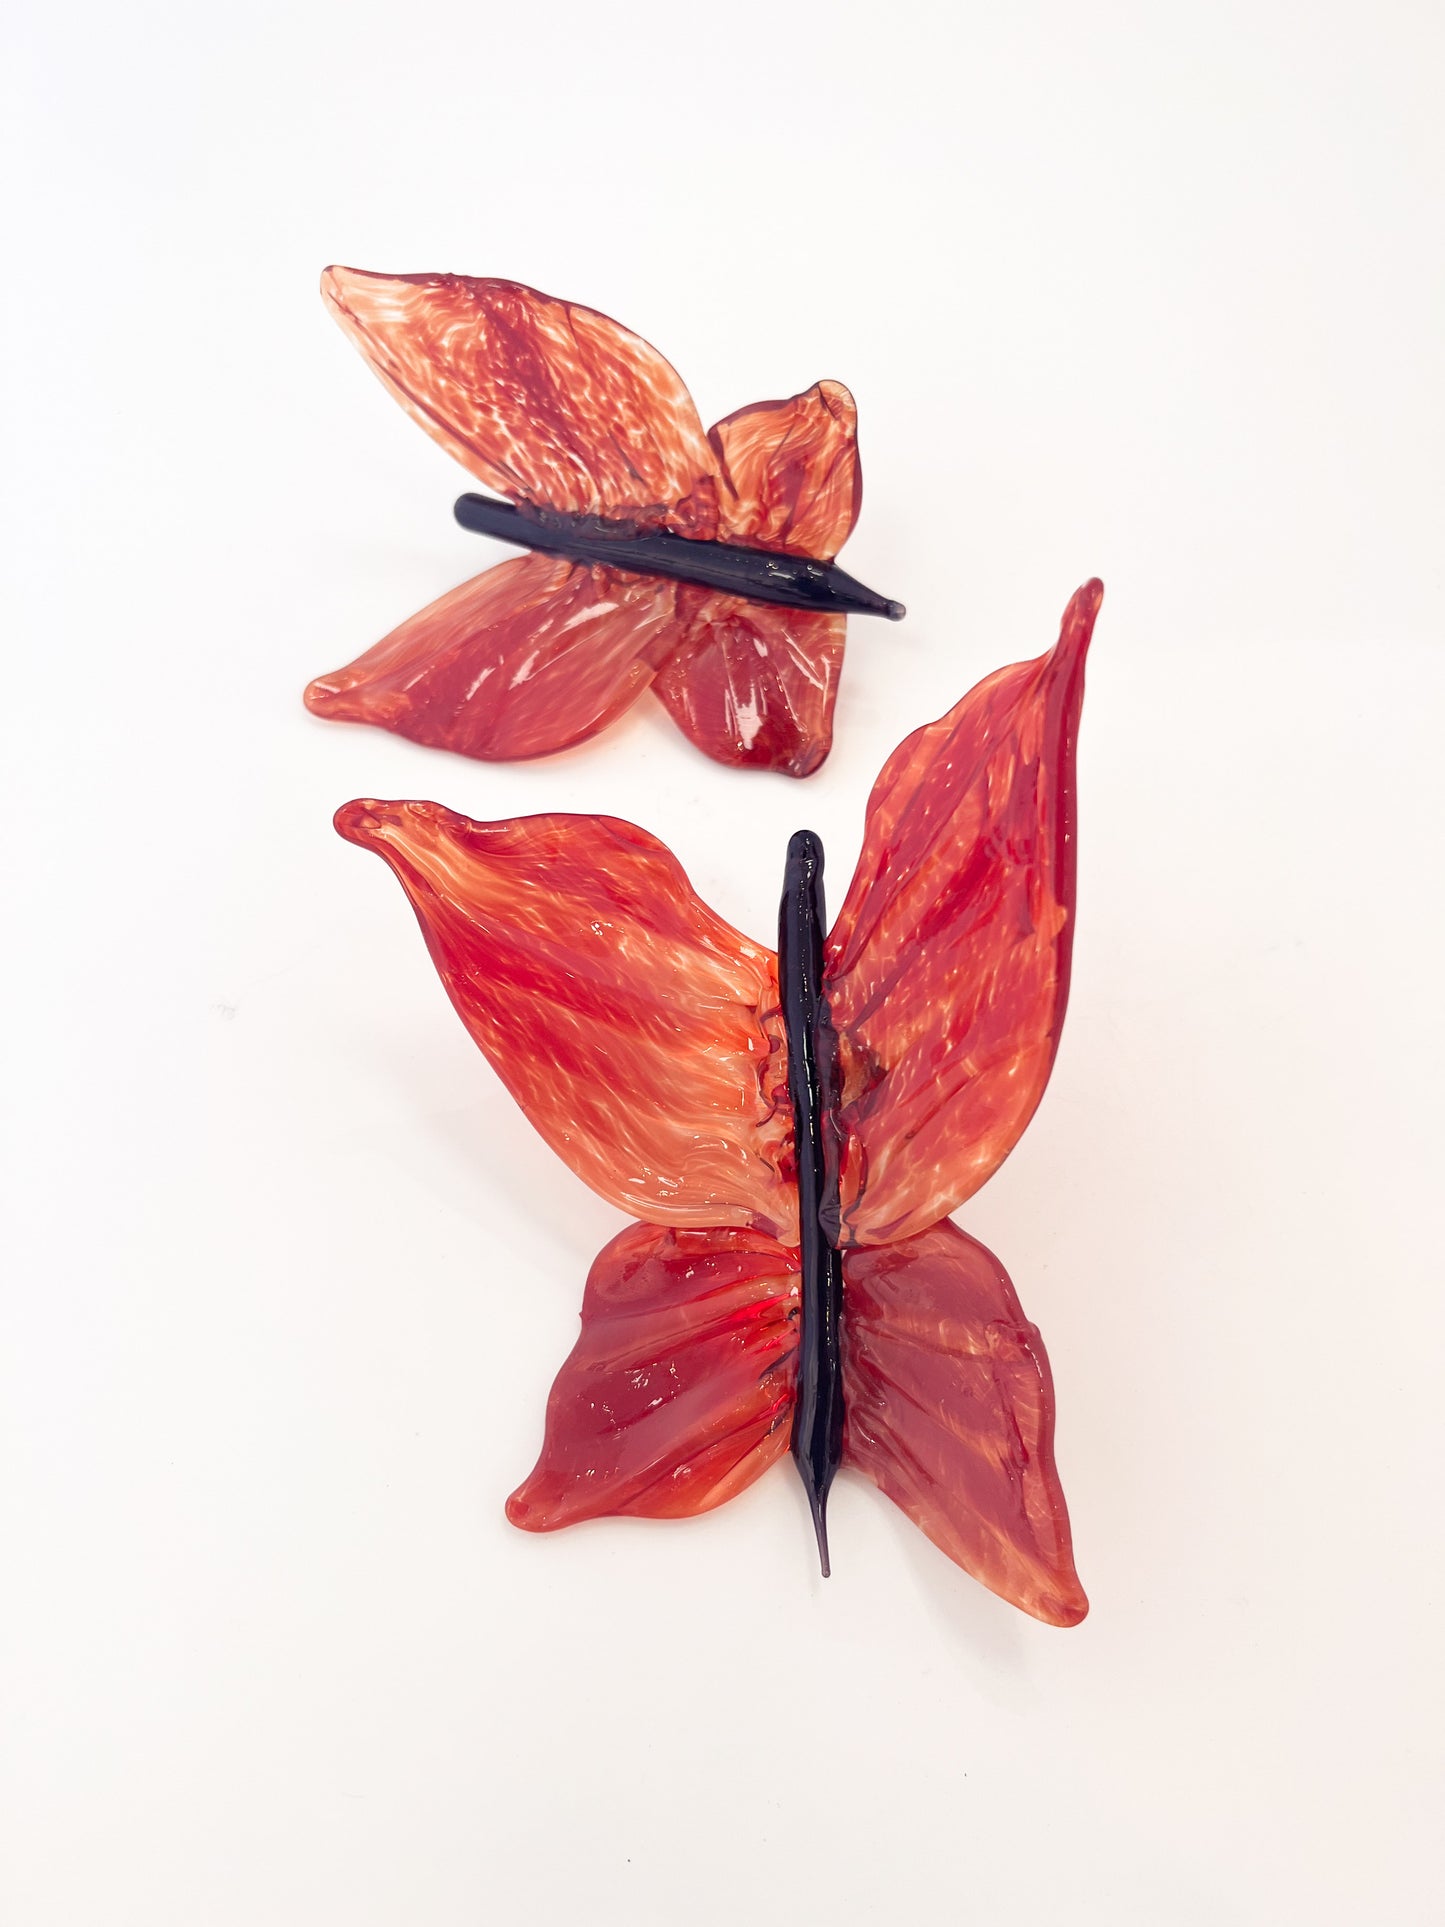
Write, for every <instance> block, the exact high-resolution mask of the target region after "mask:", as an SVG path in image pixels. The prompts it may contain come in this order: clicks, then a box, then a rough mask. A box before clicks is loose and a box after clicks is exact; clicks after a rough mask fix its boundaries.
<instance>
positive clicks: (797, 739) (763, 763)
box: [653, 587, 845, 776]
mask: <svg viewBox="0 0 1445 1927" xmlns="http://www.w3.org/2000/svg"><path fill="white" fill-rule="evenodd" d="M678 610H679V614H680V615H684V616H685V619H686V621H687V633H686V636H685V638H684V640H683V641H682V642H680V643H679V644H678V645H677V647H676V648H675V649H674V650H673V651H672V653H671V654H670V655H669V656H668V657H667V658H666V660H665V661H664V662H663V664H662V666H661V667H660V668H659V670H658V671H657V676H656V679H655V681H654V683H653V690H654V692H655V693H656V694H657V696H659V697H660V698H661V700H662V702H663V703H664V705H665V706H666V708H667V711H668V714H669V715H670V716H671V717H672V719H673V721H674V722H675V723H676V724H677V726H678V728H679V729H680V730H681V731H682V732H683V734H684V735H685V736H686V737H687V738H688V739H689V741H690V742H693V743H695V744H696V745H697V747H698V748H699V749H700V750H702V751H703V752H704V753H705V754H706V755H708V756H711V757H712V758H713V759H714V761H716V762H719V763H728V764H731V765H732V767H733V768H735V769H772V770H779V771H781V772H782V773H783V774H784V775H785V776H807V775H808V774H810V772H811V771H813V770H815V769H816V768H817V767H818V765H819V763H821V762H822V760H823V758H824V757H825V756H826V755H827V754H828V751H829V749H830V747H831V746H832V741H833V704H834V701H835V700H836V698H837V694H838V678H839V676H840V674H841V673H842V668H843V635H844V629H845V620H844V618H843V617H842V616H835V615H819V614H816V613H815V612H813V611H812V610H807V609H784V608H779V607H777V606H774V605H771V604H769V603H766V602H744V601H743V600H742V599H741V597H739V596H730V595H708V594H706V593H705V592H704V591H701V590H697V589H691V588H686V587H685V588H684V589H683V591H682V593H681V595H680V596H679V598H678Z"/></svg>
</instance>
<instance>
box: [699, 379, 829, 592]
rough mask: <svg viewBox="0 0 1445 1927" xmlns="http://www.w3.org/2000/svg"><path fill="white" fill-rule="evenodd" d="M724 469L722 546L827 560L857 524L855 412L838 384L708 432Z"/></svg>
mask: <svg viewBox="0 0 1445 1927" xmlns="http://www.w3.org/2000/svg"><path fill="white" fill-rule="evenodd" d="M708 440H709V441H710V442H711V443H712V445H713V448H714V450H715V451H716V454H717V457H718V462H719V465H720V466H721V468H722V471H723V477H724V486H723V489H722V493H721V496H720V501H719V507H720V527H719V534H720V535H721V537H722V539H723V540H724V541H731V542H745V543H747V544H748V545H749V546H750V547H753V548H759V549H783V550H786V551H787V552H788V553H789V554H790V555H811V556H814V557H816V559H817V560H818V561H820V562H829V561H831V560H832V558H833V557H834V556H835V555H836V554H837V553H838V551H839V549H841V548H842V546H843V544H844V543H845V542H846V541H847V540H848V537H849V535H850V534H851V533H852V531H853V525H854V523H855V522H856V521H857V520H858V510H859V508H860V506H861V505H862V501H863V471H862V468H861V467H860V465H859V461H858V410H857V409H856V407H855V406H854V404H853V397H852V396H851V395H850V394H849V393H848V390H847V389H846V388H845V387H844V386H843V384H842V382H840V381H819V382H815V383H814V384H813V386H812V387H811V388H809V389H806V390H805V391H804V392H803V393H802V394H801V395H793V396H792V397H790V399H789V400H787V401H760V402H754V403H753V404H752V406H751V407H749V408H740V409H739V410H738V411H737V413H736V414H735V415H729V416H728V417H727V418H726V420H724V421H720V422H718V423H717V424H716V425H715V426H714V427H713V428H710V429H709V430H708Z"/></svg>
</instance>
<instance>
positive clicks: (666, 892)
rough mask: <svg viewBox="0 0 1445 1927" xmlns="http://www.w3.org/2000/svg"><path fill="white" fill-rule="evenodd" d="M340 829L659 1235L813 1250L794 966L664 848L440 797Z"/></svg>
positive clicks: (569, 1153)
mask: <svg viewBox="0 0 1445 1927" xmlns="http://www.w3.org/2000/svg"><path fill="white" fill-rule="evenodd" d="M336 827H337V829H338V830H339V831H340V832H341V834H342V835H343V836H344V837H347V838H349V839H350V840H351V841H352V842H353V843H359V844H361V846H362V847H363V848H365V849H371V850H374V851H376V853H377V854H378V855H379V856H381V857H383V858H384V859H385V860H386V862H387V863H389V864H390V865H391V868H392V869H393V870H394V871H395V873H396V875H397V877H398V878H399V879H400V881H401V884H402V887H403V888H404V889H405V891H406V893H407V895H408V897H409V898H410V899H411V903H412V907H413V909H414V910H415V911H416V914H417V918H418V921H419V922H420V924H421V927H422V933H423V935H424V936H425V938H426V941H427V947H428V949H429V950H430V951H431V955H432V961H433V962H434V963H435V965H436V967H437V970H438V971H439V973H440V975H441V979H442V982H443V983H444V984H445V986H446V989H447V994H448V995H449V996H450V998H451V1000H452V1003H453V1004H454V1005H455V1007H456V1010H457V1013H458V1015H459V1016H460V1017H461V1019H462V1022H463V1023H464V1024H465V1025H466V1027H467V1029H468V1030H469V1031H470V1032H471V1035H472V1037H473V1039H474V1040H475V1041H476V1043H477V1044H478V1045H480V1047H481V1049H482V1050H483V1051H485V1053H486V1055H487V1056H488V1058H489V1059H490V1060H491V1062H492V1064H493V1066H494V1067H495V1068H496V1070H497V1072H498V1074H499V1075H500V1076H501V1078H502V1080H503V1082H504V1083H505V1084H506V1086H507V1088H508V1089H509V1090H510V1091H511V1093H512V1095H513V1096H514V1097H515V1098H516V1100H517V1102H518V1103H519V1104H520V1105H521V1106H522V1108H523V1110H525V1111H526V1113H527V1115H528V1117H529V1118H530V1119H531V1121H532V1123H533V1124H534V1125H535V1126H536V1127H537V1129H538V1130H539V1131H540V1132H541V1134H542V1136H543V1137H544V1138H545V1139H546V1140H547V1142H548V1143H549V1144H550V1145H551V1146H552V1148H553V1149H554V1150H555V1151H556V1152H557V1153H558V1155H559V1156H560V1157H562V1158H564V1159H565V1160H566V1161H567V1163H568V1164H570V1165H571V1167H572V1169H573V1170H574V1171H575V1172H576V1173H577V1174H578V1176H579V1177H581V1178H583V1179H585V1181H586V1182H587V1183H588V1184H590V1185H591V1186H592V1187H593V1189H594V1190H596V1191H598V1192H600V1193H601V1194H602V1196H603V1197H604V1198H608V1199H610V1200H611V1202H612V1203H614V1204H617V1205H620V1206H621V1207H622V1209H623V1210H625V1211H628V1212H630V1213H631V1214H632V1215H634V1216H636V1217H642V1218H646V1219H648V1220H650V1221H651V1222H653V1223H657V1224H669V1225H701V1226H718V1225H754V1226H757V1227H759V1228H761V1229H763V1230H765V1231H767V1232H769V1233H774V1234H777V1235H780V1236H782V1237H784V1238H788V1237H793V1238H795V1237H796V1235H797V1194H796V1189H795V1187H794V1185H793V1184H792V1183H791V1182H790V1176H791V1164H792V1157H793V1148H792V1118H791V1113H790V1111H789V1108H788V1104H787V1099H786V1083H785V1081H783V1080H784V1079H785V1067H784V1053H783V1047H782V1043H781V1035H780V1033H776V1032H774V1031H773V1030H772V1029H770V1026H771V1025H772V1024H773V1023H775V1020H776V1012H777V1003H778V988H777V967H776V962H775V960H774V958H773V955H772V953H771V952H770V951H768V950H764V949H763V948H762V947H761V946H760V945H758V944H754V943H750V942H749V941H748V939H747V938H746V937H743V936H740V935H739V934H738V932H737V931H736V930H734V929H732V928H731V927H730V926H729V925H728V924H726V923H724V922H723V920H722V919H721V918H720V917H717V916H714V914H713V913H712V911H711V910H709V909H708V908H707V906H706V905H705V904H703V903H701V902H699V900H698V898H697V897H696V896H695V895H694V893H693V891H692V888H691V886H690V885H689V883H688V881H687V878H686V876H685V875H684V874H683V871H682V867H681V865H680V864H679V863H678V861H677V859H676V858H675V857H674V856H673V855H672V854H671V852H670V851H668V850H667V849H666V848H665V847H664V846H663V845H662V844H661V843H659V842H658V841H657V839H656V838H655V837H651V836H648V835H647V834H646V833H645V832H644V831H642V830H639V829H636V828H635V827H634V826H633V825H632V824H630V823H623V822H619V821H618V820H617V819H615V818H613V817H598V816H530V817H518V818H514V819H512V820H511V821H507V822H501V823H474V822H472V821H470V820H469V819H468V818H467V817H465V816H458V815H457V814H456V813H455V812H454V811H452V810H445V809H443V808H441V806H440V805H439V804H436V803H381V802H368V801H361V802H354V803H348V804H346V805H344V806H343V808H342V809H340V810H339V811H338V812H337V815H336Z"/></svg>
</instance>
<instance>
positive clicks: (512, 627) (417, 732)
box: [306, 554, 678, 762]
mask: <svg viewBox="0 0 1445 1927" xmlns="http://www.w3.org/2000/svg"><path fill="white" fill-rule="evenodd" d="M677 593H678V585H677V584H676V583H675V582H668V581H665V580H664V579H663V578H662V577H661V576H649V575H624V574H623V573H622V572H621V571H620V570H618V569H608V568H604V567H602V565H601V564H590V565H589V564H587V563H582V562H568V561H565V560H563V559H562V558H561V557H558V556H552V555H542V554H533V555H522V556H517V557H516V558H515V559H514V560H513V561H510V562H501V563H498V565H497V567H496V568H494V569H488V570H486V571H485V573H484V574H482V575H479V576H474V577H473V578H472V580H471V581H470V582H464V583H462V585H461V587H460V588H457V589H453V590H451V591H450V592H449V593H448V594H446V595H444V596H441V597H440V598H439V599H438V600H437V601H436V602H433V603H430V604H429V605H428V606H427V607H426V608H425V609H422V610H421V611H420V612H419V613H418V614H416V615H414V616H411V617H409V618H408V619H407V621H405V622H403V623H402V624H401V626H400V628H397V629H393V630H392V632H391V634H390V635H389V636H386V637H384V638H383V639H382V641H380V642H379V643H377V644H376V645H375V647H374V648H371V649H368V650H367V651H366V653H365V654H364V655H362V656H358V657H357V659H356V661H355V662H353V663H351V664H349V665H348V666H347V667H346V668H345V669H337V670H334V671H333V672H332V673H331V674H330V675H329V676H318V677H317V678H316V680H315V681H314V682H313V683H311V684H310V685H309V687H308V688H307V690H306V707H307V708H308V709H309V710H310V711H311V712H312V714H313V715H317V716H325V717H326V718H328V720H330V721H333V722H348V723H374V724H376V725H378V726H379V727H380V728H382V729H390V730H392V731H394V732H395V733H396V734H397V735H399V736H409V737H411V738H412V740H413V741H414V742H418V743H426V744H427V745H429V746H430V747H432V748H434V749H449V750H454V751H456V752H457V753H458V754H460V755H463V756H474V757H477V758H479V759H480V760H482V761H484V762H503V761H505V762H513V761H521V760H523V759H525V758H527V757H531V756H549V755H551V754H552V753H553V752H554V751H556V750H562V749H570V748H571V747H572V746H573V745H574V744H576V743H581V742H585V741H586V740H587V738H588V737H590V736H595V735H596V734H597V732H598V730H600V729H605V728H606V726H607V725H608V723H610V722H612V721H614V720H615V719H616V718H617V717H618V716H620V715H621V714H622V712H623V711H624V710H625V709H626V708H628V706H629V705H630V704H631V703H633V702H634V701H635V700H636V698H637V697H638V696H639V695H640V694H641V692H642V691H643V690H644V689H645V688H646V687H647V685H648V683H649V682H650V681H651V680H652V676H653V671H654V668H655V666H656V663H657V662H658V660H659V659H660V658H661V657H663V656H665V655H666V654H667V653H668V651H669V650H670V649H671V648H672V647H673V644H674V642H675V640H676V637H677V613H676V611H677Z"/></svg>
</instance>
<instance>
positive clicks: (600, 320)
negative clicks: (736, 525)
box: [321, 267, 718, 537]
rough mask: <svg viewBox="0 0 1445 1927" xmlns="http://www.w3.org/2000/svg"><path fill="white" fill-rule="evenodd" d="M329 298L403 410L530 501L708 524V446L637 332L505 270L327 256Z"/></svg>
mask: <svg viewBox="0 0 1445 1927" xmlns="http://www.w3.org/2000/svg"><path fill="white" fill-rule="evenodd" d="M321 292H322V295H323V297H324V298H325V301H326V304H327V306H328V307H329V308H330V309H331V312H332V313H333V314H334V315H335V317H336V319H337V321H338V322H340V324H341V326H342V327H343V328H344V329H345V330H346V333H347V334H348V335H349V336H350V337H351V339H352V341H353V342H354V343H355V345H356V346H357V347H358V348H359V349H360V350H361V353H362V354H363V355H364V356H365V357H366V360H367V361H368V362H369V363H370V365H371V367H372V369H373V371H374V372H375V373H376V374H377V375H378V376H379V377H380V378H381V380H382V381H383V382H384V383H385V385H386V386H387V388H389V389H390V390H391V392H392V394H393V395H394V396H395V397H396V399H397V400H398V401H399V402H400V403H401V405H402V406H403V408H405V409H406V411H407V413H408V414H409V415H411V416H412V418H413V419H414V420H415V421H417V422H419V423H420V424H421V426H422V427H423V428H424V429H425V430H426V431H427V433H428V434H429V435H430V436H432V438H433V439H434V440H435V441H438V442H440V443H441V445H442V447H443V448H445V449H446V451H447V452H448V454H450V455H454V456H455V457H456V459H457V460H458V461H459V462H461V463H462V465H463V466H464V467H465V468H467V469H468V470H469V471H470V472H471V473H472V474H473V475H475V476H476V477H477V479H478V480H479V481H481V482H484V483H485V484H486V486H487V487H488V488H491V489H495V490H496V491H497V493H498V494H501V495H507V496H510V497H512V498H513V499H514V500H516V501H519V502H523V503H526V504H528V505H530V506H531V507H533V508H539V509H556V510H559V511H561V512H563V513H566V514H571V515H598V516H604V517H608V518H611V519H614V520H621V521H634V522H636V523H637V525H638V526H639V527H642V528H666V529H671V530H674V531H675V532H676V533H678V534H682V535H692V536H702V537H709V536H712V535H713V534H714V533H715V532H716V529H717V496H718V472H717V462H716V458H715V456H714V454H713V451H712V448H711V447H710V445H709V443H708V441H707V438H706V437H705V436H704V434H703V431H702V423H701V422H700V421H699V420H698V415H697V410H696V408H695V407H694V406H693V402H692V397H691V396H690V395H689V394H688V392H687V390H686V388H685V387H684V386H683V384H682V382H681V380H680V379H679V377H678V375H677V372H676V370H675V369H674V368H673V367H672V366H671V365H670V363H668V362H667V361H665V360H664V359H663V357H662V356H661V355H660V354H659V353H658V352H657V350H656V349H655V348H654V347H652V346H651V345H650V344H649V343H648V342H646V341H644V340H643V339H642V338H641V336H640V335H635V334H633V333H632V331H631V330H630V329H628V328H624V327H622V326H621V325H620V324H619V323H618V322H616V321H613V320H611V319H610V318H609V317H608V316H607V315H604V314H599V313H598V312H597V311H596V310H595V309H593V308H584V307H581V306H579V305H578V304H577V303H576V302H572V301H559V300H557V299H555V298H554V297H553V296H551V295H546V294H539V293H538V291H537V290H536V289H535V288H528V287H524V286H523V285H522V284H521V283H520V282H516V281H499V280H493V279H481V278H476V277H473V276H471V275H464V274H369V273H366V272H365V271H364V270H362V269H360V268H342V267H332V268H328V269H327V270H326V272H325V273H324V274H323V275H322V277H321Z"/></svg>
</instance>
